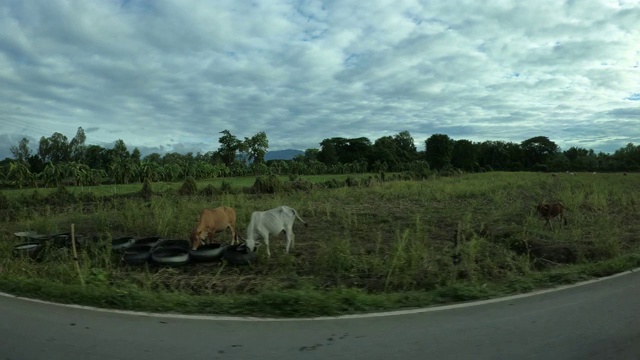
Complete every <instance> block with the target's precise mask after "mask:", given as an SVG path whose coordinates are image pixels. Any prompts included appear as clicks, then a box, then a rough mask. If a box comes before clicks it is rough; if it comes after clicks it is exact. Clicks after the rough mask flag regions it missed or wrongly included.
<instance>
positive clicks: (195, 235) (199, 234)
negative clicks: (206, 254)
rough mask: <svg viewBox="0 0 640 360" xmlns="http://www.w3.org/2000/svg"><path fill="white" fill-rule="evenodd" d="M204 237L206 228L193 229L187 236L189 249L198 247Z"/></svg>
mask: <svg viewBox="0 0 640 360" xmlns="http://www.w3.org/2000/svg"><path fill="white" fill-rule="evenodd" d="M206 237H207V231H206V230H200V231H198V228H195V229H193V231H192V232H191V236H190V237H189V240H191V249H193V250H197V249H198V247H200V244H201V243H202V240H204V239H205V238H206Z"/></svg>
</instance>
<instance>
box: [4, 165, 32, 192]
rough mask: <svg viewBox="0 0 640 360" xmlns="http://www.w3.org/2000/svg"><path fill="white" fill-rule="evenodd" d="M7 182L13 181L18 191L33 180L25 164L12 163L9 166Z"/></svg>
mask: <svg viewBox="0 0 640 360" xmlns="http://www.w3.org/2000/svg"><path fill="white" fill-rule="evenodd" d="M7 179H8V180H13V181H14V183H15V184H17V185H18V187H19V188H20V189H22V187H23V186H26V185H28V184H29V183H31V182H32V181H33V179H34V176H33V174H32V173H31V171H29V168H28V167H27V164H26V163H24V162H22V161H14V162H12V163H11V165H9V173H8V174H7Z"/></svg>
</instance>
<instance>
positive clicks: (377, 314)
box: [0, 267, 640, 322]
mask: <svg viewBox="0 0 640 360" xmlns="http://www.w3.org/2000/svg"><path fill="white" fill-rule="evenodd" d="M637 271H640V267H638V268H634V269H631V270H627V271H623V272H620V273H617V274H613V275H608V276H604V277H600V278H596V279H590V280H585V281H581V282H578V283H574V284H568V285H559V286H555V287H552V288H547V289H541V290H535V291H531V292H526V293H522V294H516V295H508V296H502V297H497V298H493V299H486V300H476V301H468V302H462V303H455V304H448V305H435V306H429V307H422V308H415V309H404V310H391V311H381V312H372V313H362V314H348V315H338V316H318V317H302V318H268V317H257V316H230V315H204V314H202V315H196V314H176V313H154V312H145V311H132V310H118V309H107V308H99V307H94V306H85V305H77V304H63V303H57V302H52V301H46V300H40V299H33V298H28V297H23V296H18V295H13V294H9V293H6V292H0V296H1V297H5V298H13V299H18V300H22V301H29V302H34V303H39V304H46V305H53V306H60V307H66V308H73V309H79V310H88V311H96V312H104V313H112V314H120V315H132V316H146V317H155V318H165V319H183V320H208V321H271V322H275V321H280V322H282V321H291V322H292V321H320V320H347V319H366V318H376V317H386V316H400V315H411V314H421V313H427V312H435V311H445V310H451V309H459V308H466V307H473V306H480V305H485V304H493V303H498V302H503V301H509V300H516V299H522V298H527V297H532V296H537V295H542V294H547V293H550V292H556V291H562V290H567V289H571V288H576V287H579V286H585V285H589V284H593V283H596V282H602V281H606V280H609V279H613V278H617V277H621V276H624V275H629V274H632V273H634V272H637Z"/></svg>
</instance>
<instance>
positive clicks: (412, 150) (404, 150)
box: [393, 130, 418, 163]
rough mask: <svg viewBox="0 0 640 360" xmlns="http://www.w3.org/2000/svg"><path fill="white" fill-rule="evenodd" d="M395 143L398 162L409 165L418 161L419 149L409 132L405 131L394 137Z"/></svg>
mask: <svg viewBox="0 0 640 360" xmlns="http://www.w3.org/2000/svg"><path fill="white" fill-rule="evenodd" d="M393 142H394V143H395V145H396V146H395V148H396V156H397V158H398V162H401V163H408V162H412V161H414V160H417V158H418V149H417V148H416V144H415V141H414V139H413V137H412V136H411V133H410V132H409V131H407V130H404V131H401V132H399V133H398V134H396V135H394V136H393Z"/></svg>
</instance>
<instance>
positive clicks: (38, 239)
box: [28, 234, 51, 243]
mask: <svg viewBox="0 0 640 360" xmlns="http://www.w3.org/2000/svg"><path fill="white" fill-rule="evenodd" d="M47 240H51V235H47V234H35V235H31V236H29V237H28V241H29V242H39V243H41V242H44V241H47Z"/></svg>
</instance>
